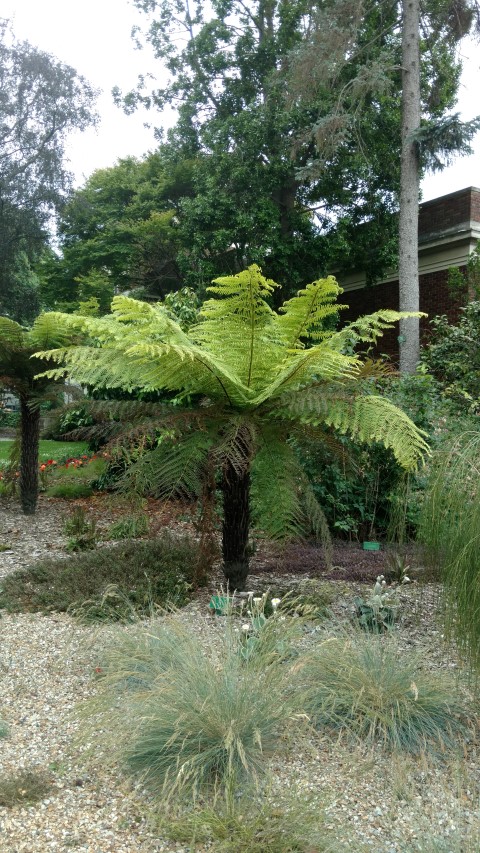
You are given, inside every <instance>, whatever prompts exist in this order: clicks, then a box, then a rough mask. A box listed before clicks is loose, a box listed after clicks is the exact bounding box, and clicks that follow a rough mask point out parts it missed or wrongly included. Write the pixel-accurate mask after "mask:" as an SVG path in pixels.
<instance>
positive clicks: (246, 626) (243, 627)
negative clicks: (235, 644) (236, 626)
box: [242, 622, 250, 634]
mask: <svg viewBox="0 0 480 853" xmlns="http://www.w3.org/2000/svg"><path fill="white" fill-rule="evenodd" d="M242 631H244V632H245V634H247V633H248V632H249V631H250V625H249V624H248V623H247V622H245V624H244V625H242Z"/></svg>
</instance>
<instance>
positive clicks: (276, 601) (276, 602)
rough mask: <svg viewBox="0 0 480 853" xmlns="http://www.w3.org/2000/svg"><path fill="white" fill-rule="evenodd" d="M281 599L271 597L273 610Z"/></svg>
mask: <svg viewBox="0 0 480 853" xmlns="http://www.w3.org/2000/svg"><path fill="white" fill-rule="evenodd" d="M281 600H282V599H281V598H272V607H273V609H274V610H276V609H277V607H278V605H279V604H280V602H281Z"/></svg>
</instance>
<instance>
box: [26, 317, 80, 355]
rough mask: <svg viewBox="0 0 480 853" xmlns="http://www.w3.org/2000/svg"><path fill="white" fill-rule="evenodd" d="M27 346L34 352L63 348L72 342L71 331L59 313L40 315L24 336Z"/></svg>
mask: <svg viewBox="0 0 480 853" xmlns="http://www.w3.org/2000/svg"><path fill="white" fill-rule="evenodd" d="M26 338H27V340H28V346H29V347H30V348H31V349H32V351H34V350H38V349H53V348H54V347H55V348H56V347H64V346H65V345H66V344H68V343H69V342H71V340H72V331H71V328H70V327H69V325H68V324H67V323H66V322H65V320H64V315H63V314H59V313H48V314H40V316H39V317H37V319H36V320H35V322H34V324H33V326H32V328H31V329H29V331H28V333H27V334H26Z"/></svg>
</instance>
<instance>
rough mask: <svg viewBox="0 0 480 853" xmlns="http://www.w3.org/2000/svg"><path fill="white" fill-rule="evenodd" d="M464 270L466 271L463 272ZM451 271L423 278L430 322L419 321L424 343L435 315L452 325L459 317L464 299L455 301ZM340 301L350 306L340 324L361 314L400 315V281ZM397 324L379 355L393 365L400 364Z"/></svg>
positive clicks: (384, 339)
mask: <svg viewBox="0 0 480 853" xmlns="http://www.w3.org/2000/svg"><path fill="white" fill-rule="evenodd" d="M460 269H464V267H463V268H462V267H461V268H460ZM447 279H448V270H440V271H439V272H433V273H427V274H426V275H421V276H420V311H424V312H425V313H426V314H428V318H422V320H421V321H420V333H421V339H422V343H425V342H426V341H427V340H428V335H429V328H430V326H429V320H430V319H431V318H432V317H434V316H435V315H436V314H446V315H447V317H448V319H449V320H450V322H451V323H455V322H457V320H458V317H459V308H460V305H461V304H463V302H462V300H461V299H458V298H454V297H453V295H452V294H451V292H450V290H449V288H448V286H447ZM340 299H341V301H342V302H343V303H344V304H346V305H348V306H349V307H348V310H346V311H342V312H341V320H342V321H343V322H344V323H345V322H350V321H352V320H356V319H357V317H360V316H362V314H372V313H373V312H374V311H379V310H380V309H381V308H391V309H393V310H394V311H398V310H399V307H398V281H388V282H383V283H381V284H376V285H373V286H372V287H364V288H362V289H359V290H350V291H348V292H347V293H344V294H342V296H341V297H340ZM398 334H399V330H398V324H397V325H396V326H395V328H394V329H391V330H389V331H387V332H386V333H385V334H384V335H383V337H382V338H380V340H379V343H378V346H377V351H378V352H379V353H382V354H386V355H388V356H389V357H390V358H391V359H392V360H393V361H394V362H397V361H398V340H397V338H398Z"/></svg>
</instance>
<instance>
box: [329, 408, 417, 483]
mask: <svg viewBox="0 0 480 853" xmlns="http://www.w3.org/2000/svg"><path fill="white" fill-rule="evenodd" d="M325 423H327V424H330V425H331V426H333V427H334V428H335V429H337V430H338V431H339V432H342V433H347V432H348V433H350V435H352V436H353V437H354V438H357V439H358V440H359V441H361V442H363V443H365V444H371V443H372V442H375V441H378V442H380V443H381V444H383V445H384V446H385V447H388V448H390V449H391V450H392V452H393V454H394V456H395V458H396V460H397V462H398V463H399V464H400V465H402V467H403V468H405V469H406V470H407V471H414V470H416V468H417V467H418V465H419V463H421V462H422V460H423V459H424V458H425V456H427V455H428V453H429V448H428V445H427V443H426V441H425V438H424V436H425V435H426V433H424V432H423V430H420V429H418V427H416V426H415V424H414V423H413V421H411V420H410V418H409V417H408V415H406V414H405V413H404V412H402V410H401V409H399V408H398V407H397V406H395V405H394V403H391V402H390V400H387V399H386V398H385V397H377V396H374V395H373V394H372V395H371V396H367V395H362V396H359V397H356V398H354V399H353V400H352V401H351V403H345V402H343V401H337V402H335V403H332V406H331V408H330V411H329V413H328V414H327V416H326V417H325Z"/></svg>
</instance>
